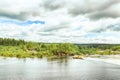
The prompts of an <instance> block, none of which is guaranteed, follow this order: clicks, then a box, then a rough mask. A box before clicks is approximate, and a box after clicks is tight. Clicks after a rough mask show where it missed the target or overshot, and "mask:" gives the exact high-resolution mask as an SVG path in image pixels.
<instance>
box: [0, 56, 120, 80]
mask: <svg viewBox="0 0 120 80" xmlns="http://www.w3.org/2000/svg"><path fill="white" fill-rule="evenodd" d="M0 80H120V66H118V65H113V64H108V63H105V62H101V61H93V60H87V59H85V60H80V59H72V58H69V59H59V60H47V59H45V58H43V59H29V58H28V59H17V58H6V59H3V58H0Z"/></svg>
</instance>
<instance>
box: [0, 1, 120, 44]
mask: <svg viewBox="0 0 120 80" xmlns="http://www.w3.org/2000/svg"><path fill="white" fill-rule="evenodd" d="M119 6H120V0H104V1H100V0H60V1H58V0H44V1H43V0H34V1H30V0H19V1H16V0H4V1H3V0H0V20H4V19H6V20H7V19H9V20H11V21H13V19H14V20H18V21H19V20H20V21H23V20H25V21H27V20H32V21H35V20H39V21H40V20H42V21H43V20H44V21H45V23H46V24H45V25H40V24H31V25H24V26H23V25H22V26H21V25H18V24H13V23H9V24H8V23H0V37H10V38H16V39H25V40H30V41H39V42H73V43H100V42H102V43H120V38H119V37H120V36H119V37H118V36H114V35H117V34H119V33H120V28H119V26H120V11H119ZM116 25H117V26H116ZM111 26H112V27H111ZM89 34H92V35H90V36H89ZM106 34H107V36H104V35H106ZM113 34H114V35H113ZM86 36H89V38H87V37H86Z"/></svg>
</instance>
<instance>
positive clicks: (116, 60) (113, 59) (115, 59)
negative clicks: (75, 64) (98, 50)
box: [85, 55, 120, 65]
mask: <svg viewBox="0 0 120 80" xmlns="http://www.w3.org/2000/svg"><path fill="white" fill-rule="evenodd" d="M85 59H87V60H94V61H102V62H106V63H111V64H115V65H120V55H103V56H100V57H99V58H98V57H94V58H93V57H86V58H85Z"/></svg>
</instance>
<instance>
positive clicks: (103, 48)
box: [0, 38, 120, 58]
mask: <svg viewBox="0 0 120 80" xmlns="http://www.w3.org/2000/svg"><path fill="white" fill-rule="evenodd" d="M95 54H98V55H111V54H120V45H115V44H70V43H37V42H26V41H24V40H15V39H8V38H4V39H3V38H0V56H4V57H18V58H26V57H30V58H35V57H37V58H42V57H48V58H61V57H67V56H71V55H95Z"/></svg>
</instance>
